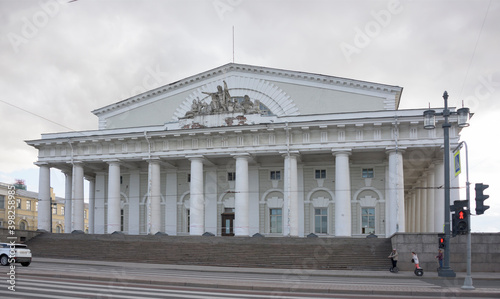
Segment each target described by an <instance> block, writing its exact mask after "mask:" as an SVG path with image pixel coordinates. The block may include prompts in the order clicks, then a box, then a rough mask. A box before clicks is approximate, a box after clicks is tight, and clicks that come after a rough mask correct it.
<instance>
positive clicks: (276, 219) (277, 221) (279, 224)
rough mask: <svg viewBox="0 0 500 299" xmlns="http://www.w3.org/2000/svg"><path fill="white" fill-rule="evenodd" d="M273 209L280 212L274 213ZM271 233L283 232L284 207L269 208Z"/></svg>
mask: <svg viewBox="0 0 500 299" xmlns="http://www.w3.org/2000/svg"><path fill="white" fill-rule="evenodd" d="M273 211H279V213H277V214H275V213H273ZM273 224H274V225H273ZM269 233H271V234H282V233H283V209H282V208H269Z"/></svg>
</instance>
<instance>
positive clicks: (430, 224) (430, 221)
mask: <svg viewBox="0 0 500 299" xmlns="http://www.w3.org/2000/svg"><path fill="white" fill-rule="evenodd" d="M434 181H435V175H434V165H431V166H430V167H429V170H428V172H427V188H428V189H427V232H435V227H434V220H435V219H434V193H435V189H434V187H435V185H434Z"/></svg>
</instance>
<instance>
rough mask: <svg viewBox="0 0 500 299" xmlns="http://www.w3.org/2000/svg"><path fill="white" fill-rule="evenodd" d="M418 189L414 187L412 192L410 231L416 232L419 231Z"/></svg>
mask: <svg viewBox="0 0 500 299" xmlns="http://www.w3.org/2000/svg"><path fill="white" fill-rule="evenodd" d="M417 197H418V196H417V190H415V189H413V190H412V193H411V207H410V213H411V228H410V232H412V233H414V232H416V231H417Z"/></svg>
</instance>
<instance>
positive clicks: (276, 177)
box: [271, 170, 281, 181]
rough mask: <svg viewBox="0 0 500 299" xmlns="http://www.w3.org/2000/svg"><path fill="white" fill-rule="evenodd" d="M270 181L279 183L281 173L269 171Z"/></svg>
mask: <svg viewBox="0 0 500 299" xmlns="http://www.w3.org/2000/svg"><path fill="white" fill-rule="evenodd" d="M271 180H273V181H274V180H276V181H279V180H281V171H279V170H276V171H271Z"/></svg>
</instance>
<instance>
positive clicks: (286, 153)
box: [279, 151, 300, 158]
mask: <svg viewBox="0 0 500 299" xmlns="http://www.w3.org/2000/svg"><path fill="white" fill-rule="evenodd" d="M279 153H280V154H281V156H282V157H284V158H286V157H287V156H288V155H290V157H300V152H299V151H288V152H279Z"/></svg>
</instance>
